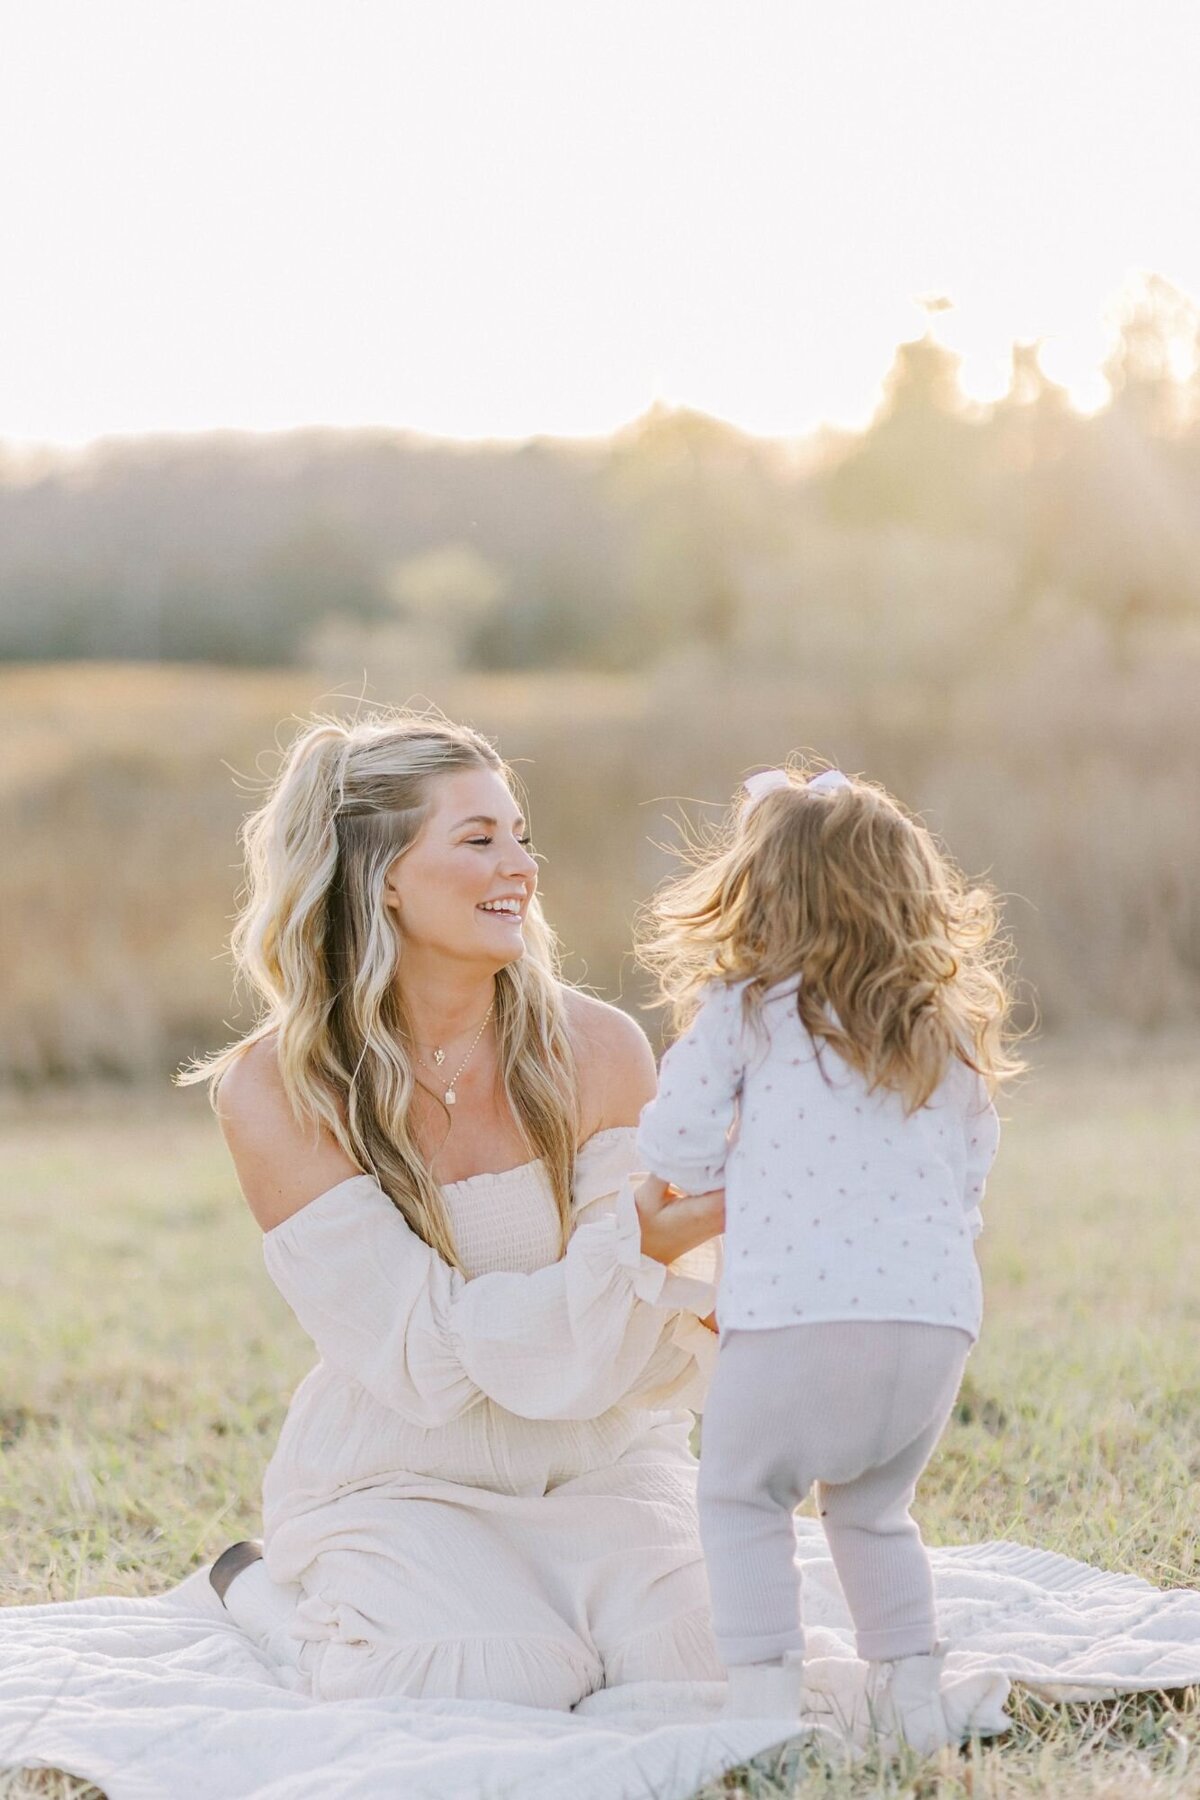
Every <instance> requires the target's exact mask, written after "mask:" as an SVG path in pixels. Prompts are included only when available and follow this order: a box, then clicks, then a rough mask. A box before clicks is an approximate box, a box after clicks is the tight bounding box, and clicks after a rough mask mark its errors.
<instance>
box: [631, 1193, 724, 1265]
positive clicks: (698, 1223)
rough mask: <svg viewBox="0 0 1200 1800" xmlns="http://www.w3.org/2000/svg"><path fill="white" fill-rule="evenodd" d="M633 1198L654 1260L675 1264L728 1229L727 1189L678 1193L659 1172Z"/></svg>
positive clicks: (645, 1243)
mask: <svg viewBox="0 0 1200 1800" xmlns="http://www.w3.org/2000/svg"><path fill="white" fill-rule="evenodd" d="M633 1197H634V1199H635V1201H636V1202H637V1209H638V1217H639V1219H640V1220H641V1222H642V1250H643V1252H644V1253H645V1255H647V1256H650V1257H653V1259H654V1261H655V1262H660V1263H673V1262H674V1261H675V1258H676V1257H677V1256H683V1255H684V1253H685V1252H686V1251H688V1250H694V1249H695V1248H696V1246H697V1244H704V1243H707V1241H708V1239H709V1238H713V1237H720V1235H721V1233H722V1232H723V1231H724V1229H725V1190H724V1188H714V1189H713V1191H712V1192H711V1193H708V1194H679V1193H677V1191H676V1190H675V1189H674V1188H670V1187H668V1185H667V1183H666V1182H665V1181H660V1180H659V1178H658V1176H657V1175H646V1176H644V1177H643V1179H642V1181H641V1182H640V1183H639V1185H638V1186H637V1187H636V1188H635V1189H634V1195H633Z"/></svg>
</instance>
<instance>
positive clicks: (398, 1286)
mask: <svg viewBox="0 0 1200 1800" xmlns="http://www.w3.org/2000/svg"><path fill="white" fill-rule="evenodd" d="M610 1199H611V1196H610ZM589 1210H594V1211H595V1212H596V1213H599V1216H595V1217H591V1218H588V1219H587V1220H586V1221H584V1222H581V1223H580V1224H579V1225H578V1226H577V1228H576V1230H575V1231H574V1233H573V1235H572V1237H571V1240H570V1242H569V1244H568V1246H567V1250H566V1254H565V1255H564V1256H563V1257H561V1258H560V1260H559V1261H557V1262H554V1263H550V1264H547V1265H546V1266H545V1267H543V1268H540V1269H535V1270H534V1271H532V1272H531V1273H527V1274H526V1273H521V1272H516V1271H507V1270H499V1271H494V1272H489V1273H487V1274H483V1275H479V1276H476V1277H475V1278H474V1279H473V1280H467V1279H466V1277H464V1276H463V1275H461V1274H460V1273H459V1272H458V1271H457V1270H455V1269H452V1268H450V1266H449V1265H448V1264H447V1263H446V1262H444V1261H443V1260H442V1258H441V1257H439V1256H438V1255H437V1254H436V1253H435V1252H434V1251H433V1250H432V1249H431V1248H430V1247H429V1245H427V1244H426V1243H424V1242H423V1241H422V1239H421V1238H419V1237H418V1236H417V1235H416V1233H415V1232H413V1231H412V1230H411V1229H410V1228H409V1226H408V1225H407V1224H406V1223H405V1221H404V1219H403V1218H402V1216H401V1214H400V1213H399V1212H398V1211H397V1210H396V1208H395V1207H394V1206H393V1205H392V1203H391V1201H390V1200H389V1199H388V1197H387V1195H386V1194H385V1193H384V1192H383V1190H382V1189H381V1188H380V1186H379V1184H378V1183H377V1182H376V1181H375V1180H374V1179H373V1178H372V1177H370V1176H366V1175H360V1176H354V1177H352V1178H351V1179H350V1180H349V1181H344V1182H341V1183H340V1184H339V1185H338V1186H337V1187H334V1188H330V1189H329V1191H328V1192H327V1193H325V1194H322V1195H320V1196H319V1198H318V1199H316V1200H314V1201H312V1202H311V1204H310V1205H308V1206H305V1207H303V1208H301V1210H300V1211H299V1212H297V1213H294V1214H293V1215H292V1217H291V1218H289V1219H286V1220H284V1222H283V1223H282V1224H281V1225H277V1226H276V1227H275V1229H274V1230H273V1231H269V1232H268V1233H267V1234H266V1236H265V1238H264V1256H265V1259H266V1264H267V1270H268V1273H269V1274H270V1276H271V1279H272V1280H273V1281H274V1283H275V1285H276V1286H277V1287H278V1288H279V1290H280V1292H281V1293H282V1294H283V1296H284V1298H285V1299H286V1300H287V1302H288V1304H289V1305H290V1306H291V1308H292V1310H293V1311H294V1313H295V1314H296V1317H297V1318H298V1319H299V1321H300V1323H301V1325H302V1326H303V1327H304V1329H305V1330H306V1331H307V1332H308V1334H309V1336H310V1337H311V1338H312V1339H313V1341H314V1343H315V1344H316V1345H317V1348H318V1349H319V1350H320V1352H321V1355H322V1357H323V1359H324V1360H325V1361H326V1362H327V1363H329V1364H330V1365H331V1366H332V1367H335V1368H338V1369H340V1370H341V1371H342V1372H343V1373H344V1374H347V1375H349V1376H350V1377H352V1378H353V1379H354V1380H356V1381H357V1382H359V1383H360V1384H361V1386H362V1387H364V1388H365V1389H366V1390H367V1391H368V1392H369V1393H370V1394H372V1395H373V1396H374V1397H375V1398H376V1399H377V1400H379V1401H380V1402H381V1403H382V1404H383V1405H385V1406H387V1407H389V1408H391V1409H392V1410H394V1411H395V1412H397V1413H399V1414H400V1415H401V1416H403V1417H404V1418H405V1419H407V1420H408V1421H409V1422H410V1423H412V1424H416V1425H420V1426H423V1427H426V1428H429V1427H434V1426H438V1425H441V1424H445V1423H446V1422H448V1421H449V1420H451V1419H453V1418H456V1417H458V1416H459V1415H460V1414H462V1413H464V1412H467V1411H468V1410H469V1409H470V1408H472V1407H473V1406H476V1405H478V1404H479V1403H480V1402H481V1401H482V1400H483V1399H484V1398H485V1397H486V1398H487V1399H490V1400H492V1401H494V1402H496V1404H498V1405H499V1406H502V1407H504V1408H505V1409H506V1410H507V1411H509V1412H512V1413H515V1414H518V1415H519V1416H521V1417H523V1418H528V1419H588V1418H596V1417H598V1416H599V1415H600V1414H601V1413H604V1412H606V1411H607V1410H608V1409H609V1407H611V1406H614V1405H615V1404H617V1403H618V1402H619V1401H621V1400H622V1399H624V1398H625V1397H626V1396H627V1394H628V1393H629V1392H630V1390H631V1389H632V1388H634V1387H636V1385H637V1383H638V1380H639V1377H641V1376H643V1374H644V1373H645V1372H646V1371H647V1369H648V1367H649V1366H650V1365H651V1364H652V1362H653V1359H654V1357H655V1353H656V1352H657V1351H658V1350H659V1348H660V1343H661V1340H662V1338H663V1334H664V1328H665V1327H667V1326H669V1325H670V1324H671V1320H670V1315H671V1313H672V1312H674V1311H676V1310H678V1309H679V1308H681V1307H683V1308H688V1309H689V1310H692V1311H693V1312H695V1313H702V1312H705V1313H706V1312H708V1311H709V1310H711V1307H712V1304H713V1291H712V1289H711V1288H710V1287H709V1286H708V1285H707V1284H705V1283H703V1282H700V1281H697V1280H694V1279H690V1278H689V1277H687V1276H686V1275H683V1274H680V1273H677V1272H673V1271H668V1270H667V1269H666V1268H665V1267H664V1266H663V1265H662V1264H661V1263H658V1262H655V1261H654V1260H652V1259H651V1258H650V1257H648V1256H644V1255H643V1254H642V1251H641V1226H640V1221H639V1219H638V1214H637V1207H636V1204H635V1201H634V1197H633V1185H632V1180H631V1179H630V1178H629V1177H628V1176H627V1177H626V1178H625V1179H624V1180H623V1181H622V1182H621V1184H620V1187H619V1190H618V1192H617V1196H616V1203H615V1206H611V1207H610V1208H609V1209H608V1210H605V1211H603V1212H601V1211H600V1209H599V1208H595V1209H589ZM698 1329H703V1328H702V1327H698ZM676 1373H682V1371H676ZM662 1374H663V1376H664V1378H667V1379H668V1384H669V1379H670V1376H669V1372H668V1371H666V1370H663V1371H662Z"/></svg>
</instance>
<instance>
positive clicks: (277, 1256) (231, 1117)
mask: <svg viewBox="0 0 1200 1800" xmlns="http://www.w3.org/2000/svg"><path fill="white" fill-rule="evenodd" d="M245 838H246V848H247V856H248V870H249V896H248V901H247V905H246V907H245V910H244V912H243V914H242V916H241V919H240V921H239V923H238V926H237V929H236V932H235V937H234V947H235V952H236V955H237V959H238V963H239V967H240V969H241V971H242V972H243V973H244V974H245V975H246V976H248V977H249V979H250V980H251V981H252V982H253V984H254V986H255V987H256V988H257V990H258V992H259V994H260V995H261V996H262V999H263V1000H264V1002H265V1013H264V1017H263V1019H262V1022H261V1024H260V1025H259V1026H258V1027H257V1028H256V1029H255V1030H254V1031H253V1032H252V1033H251V1034H250V1035H249V1037H247V1038H246V1039H244V1040H243V1041H242V1042H241V1043H239V1044H236V1045H234V1046H233V1047H232V1048H231V1049H229V1050H227V1051H225V1052H224V1053H222V1054H221V1055H220V1056H218V1057H217V1058H215V1059H214V1060H213V1061H212V1062H211V1063H210V1064H208V1065H207V1066H206V1067H202V1068H197V1069H194V1070H192V1071H190V1072H189V1075H188V1077H187V1079H198V1078H199V1077H200V1076H201V1075H202V1074H205V1073H207V1074H208V1075H209V1077H210V1078H211V1080H212V1082H213V1087H214V1092H215V1095H216V1103H217V1108H218V1114H219V1117H220V1121H221V1125H222V1128H223V1131H224V1134H225V1137H226V1140H227V1142H228V1144H229V1147H230V1150H231V1152H232V1154H233V1158H234V1162H235V1164H236V1168H237V1173H238V1178H239V1181H240V1183H241V1186H242V1188H243V1191H244V1193H245V1196H246V1199H247V1201H248V1203H249V1205H250V1207H251V1210H252V1211H253V1213H254V1215H255V1217H256V1219H257V1220H258V1222H259V1224H260V1225H261V1226H262V1228H263V1231H264V1233H265V1239H264V1243H265V1254H266V1261H267V1267H268V1270H269V1272H270V1274H271V1276H272V1278H273V1279H274V1281H275V1282H276V1284H277V1286H278V1287H279V1288H280V1290H281V1292H282V1293H283V1295H284V1297H285V1298H286V1299H287V1300H288V1302H289V1303H290V1305H291V1306H292V1308H293V1310H294V1311H295V1313H296V1316H297V1318H298V1319H299V1320H300V1323H301V1324H302V1325H303V1326H304V1328H305V1330H306V1331H307V1332H308V1333H309V1334H310V1336H311V1337H312V1338H313V1340H314V1342H315V1344H316V1346H317V1348H318V1350H319V1351H320V1353H321V1361H320V1362H319V1363H318V1365H317V1367H316V1368H315V1369H314V1370H313V1371H312V1373H311V1374H310V1375H309V1376H308V1377H307V1379H306V1380H305V1381H304V1382H303V1383H302V1384H301V1386H300V1388H299V1390H298V1391H297V1393H296V1395H295V1397H294V1399H293V1401H292V1404H291V1407H290V1410H289V1412H288V1416H287V1419H286V1422H285V1424H284V1428H283V1433H282V1436H281V1439H280V1442H279V1446H278V1449H277V1450H276V1452H275V1455H274V1457H273V1458H272V1461H271V1464H270V1467H269V1469H268V1471H267V1476H266V1482H265V1490H264V1545H263V1558H264V1560H263V1561H262V1562H258V1561H257V1548H256V1547H255V1546H245V1545H241V1546H234V1547H233V1549H232V1550H231V1551H230V1552H227V1553H226V1556H225V1557H223V1558H221V1559H219V1562H218V1564H217V1565H216V1567H215V1568H214V1570H213V1584H214V1586H215V1587H216V1588H217V1590H218V1592H219V1593H220V1594H221V1596H222V1598H223V1599H224V1601H225V1604H226V1606H227V1607H228V1609H229V1610H230V1612H231V1613H232V1614H233V1616H234V1617H235V1619H237V1620H238V1621H239V1622H240V1623H242V1624H243V1625H244V1626H245V1628H246V1629H247V1630H248V1631H249V1632H250V1633H251V1634H252V1635H253V1636H255V1637H256V1638H257V1639H258V1641H259V1642H260V1643H261V1644H263V1645H265V1646H266V1647H267V1648H269V1650H270V1652H271V1654H272V1656H273V1657H274V1658H275V1659H276V1660H277V1662H278V1663H279V1665H280V1667H281V1669H282V1670H283V1671H284V1673H285V1678H286V1679H289V1680H291V1681H292V1682H293V1683H294V1684H295V1685H296V1686H298V1687H301V1688H303V1689H304V1690H305V1691H307V1692H311V1693H312V1694H314V1695H316V1696H317V1697H319V1698H335V1697H349V1696H356V1695H357V1696H368V1695H370V1696H374V1695H383V1694H404V1695H413V1696H434V1697H457V1698H464V1699H492V1700H508V1701H514V1702H520V1703H524V1704H527V1705H533V1706H542V1707H561V1708H566V1707H570V1706H573V1705H574V1704H575V1703H576V1702H577V1701H579V1700H581V1699H582V1698H583V1697H584V1696H585V1695H586V1694H588V1693H590V1692H592V1691H593V1690H594V1689H596V1688H599V1687H602V1686H606V1685H607V1686H613V1685H616V1684H618V1683H621V1682H628V1681H638V1680H645V1679H649V1678H654V1679H660V1680H675V1679H678V1680H685V1679H689V1678H701V1679H705V1678H712V1679H717V1678H719V1676H720V1673H721V1670H720V1665H719V1663H718V1661H717V1659H716V1655H715V1650H714V1647H713V1642H712V1637H711V1628H710V1623H709V1612H708V1595H707V1586H706V1581H705V1575H704V1568H703V1562H702V1558H701V1550H700V1545H699V1541H698V1538H697V1534H696V1523H695V1500H694V1487H695V1464H694V1461H693V1458H692V1456H691V1453H690V1451H689V1448H688V1430H689V1426H690V1423H691V1420H690V1417H689V1414H688V1413H687V1411H686V1407H687V1405H688V1402H689V1400H695V1401H697V1402H698V1400H699V1396H700V1394H701V1392H702V1391H703V1385H704V1377H705V1374H706V1372H707V1367H708V1364H709V1361H710V1359H711V1356H712V1354H713V1352H714V1350H715V1340H714V1338H713V1336H712V1333H711V1330H710V1329H709V1326H710V1325H711V1319H710V1318H706V1315H709V1314H710V1312H711V1307H712V1300H713V1290H712V1288H711V1286H710V1285H709V1284H708V1283H706V1282H701V1281H697V1280H694V1279H690V1278H688V1277H687V1276H686V1275H684V1274H682V1273H681V1272H680V1271H678V1270H672V1268H671V1265H672V1264H673V1263H674V1262H676V1261H677V1259H679V1258H680V1257H682V1256H684V1255H685V1254H686V1253H688V1252H690V1251H692V1250H693V1249H695V1248H696V1246H698V1245H699V1244H701V1243H703V1242H705V1241H706V1240H707V1239H709V1238H711V1237H713V1236H714V1235H715V1234H716V1233H718V1232H719V1231H720V1229H721V1224H722V1208H721V1196H720V1195H719V1194H716V1195H708V1196H704V1197H702V1198H701V1199H699V1200H696V1201H687V1202H681V1201H676V1202H667V1203H664V1196H665V1189H664V1188H663V1187H662V1185H661V1184H659V1183H654V1182H645V1183H643V1184H642V1186H641V1187H640V1188H639V1189H638V1191H637V1193H636V1195H635V1193H634V1192H633V1190H632V1188H631V1186H630V1184H629V1182H628V1181H627V1180H626V1177H627V1176H628V1174H629V1171H630V1168H631V1164H632V1158H633V1140H634V1133H633V1128H634V1126H635V1125H636V1122H637V1119H638V1115H639V1112H640V1110H641V1107H642V1106H643V1104H644V1103H645V1102H646V1100H647V1099H649V1098H650V1096H651V1095H652V1094H653V1091H654V1086H655V1072H654V1060H653V1057H652V1055H651V1052H650V1048H649V1045H648V1044H647V1042H646V1040H645V1037H644V1036H643V1034H642V1032H641V1031H640V1030H639V1029H638V1027H637V1026H636V1025H635V1024H633V1023H632V1021H631V1020H629V1019H628V1018H627V1017H626V1016H625V1015H624V1014H623V1013H620V1012H618V1011H617V1010H615V1009H614V1008H612V1007H608V1006H604V1005H602V1004H601V1003H599V1002H598V1001H596V1000H593V999H590V998H589V997H588V996H586V995H583V994H580V993H578V992H576V991H574V990H572V989H570V988H567V987H565V986H563V985H562V983H561V982H560V981H559V979H558V977H557V974H556V971H555V966H554V958H553V950H552V939H551V936H550V933H549V932H548V930H547V928H546V926H545V924H544V922H543V919H542V916H541V913H540V909H539V906H538V901H537V896H536V886H537V863H536V862H535V860H534V858H533V856H532V855H531V853H530V849H529V838H528V833H527V830H526V824H525V821H524V819H523V817H522V814H521V811H520V808H519V806H518V803H517V800H516V798H515V795H514V785H513V782H512V780H511V778H510V776H509V773H508V771H507V770H506V769H505V766H504V764H503V763H502V762H501V760H500V758H499V757H498V756H497V755H496V753H495V751H494V750H493V749H492V748H491V746H490V745H489V744H487V742H486V741H485V740H484V739H482V738H480V737H479V736H477V735H476V734H475V733H474V732H471V731H469V730H465V729H462V728H460V727H458V726H454V725H451V724H449V723H446V722H443V721H441V720H431V719H428V718H420V717H415V716H412V715H408V714H403V713H397V714H392V715H387V716H382V717H379V718H376V719H372V720H370V721H367V722H363V723H358V724H355V725H351V726H345V725H341V724H337V723H333V722H321V723H318V724H315V725H313V726H312V727H311V728H310V729H308V730H306V731H304V732H303V733H302V735H301V736H300V737H299V738H298V739H297V741H296V742H295V744H294V745H293V746H292V749H291V751H290V753H289V755H288V757H287V759H286V761H285V763H284V766H283V769H282V771H281V773H280V776H279V778H278V781H277V782H276V784H275V787H274V789H273V791H272V793H271V795H270V797H269V799H268V800H267V802H266V804H265V805H264V806H263V807H262V809H261V810H260V811H259V812H258V813H257V814H256V815H255V816H254V817H253V818H252V819H251V820H250V821H249V823H248V826H247V828H246V833H245ZM247 1565H249V1566H247Z"/></svg>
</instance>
